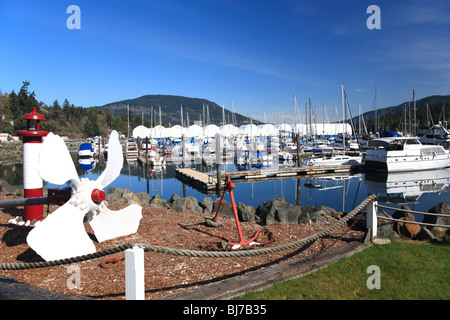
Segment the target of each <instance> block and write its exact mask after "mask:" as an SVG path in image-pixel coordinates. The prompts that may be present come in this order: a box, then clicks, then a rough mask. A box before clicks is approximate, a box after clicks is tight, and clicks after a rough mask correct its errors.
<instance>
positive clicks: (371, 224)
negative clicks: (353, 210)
mask: <svg viewBox="0 0 450 320" xmlns="http://www.w3.org/2000/svg"><path fill="white" fill-rule="evenodd" d="M383 209H388V210H395V211H400V212H406V213H412V214H421V215H424V216H439V217H450V215H448V214H440V213H434V212H421V211H414V210H409V209H401V208H394V207H388V206H385V205H381V204H378V202H377V201H373V202H371V203H370V204H369V205H368V207H367V228H368V229H370V232H371V239H372V240H373V239H374V238H376V236H377V229H378V223H377V219H381V220H387V221H393V222H400V223H406V224H408V223H410V224H417V225H421V226H425V227H438V228H450V225H445V224H437V223H426V222H418V221H409V220H403V219H395V218H392V217H391V216H390V215H388V214H387V213H386V212H385V211H383ZM378 211H380V212H381V213H383V215H384V216H380V215H378V214H377V212H378Z"/></svg>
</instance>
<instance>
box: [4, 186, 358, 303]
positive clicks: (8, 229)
mask: <svg viewBox="0 0 450 320" xmlns="http://www.w3.org/2000/svg"><path fill="white" fill-rule="evenodd" d="M7 198H11V197H7ZM7 198H6V197H3V196H2V195H1V194H0V200H4V199H7ZM125 206H126V205H125V204H118V203H110V204H108V208H110V209H112V210H119V209H121V208H123V207H125ZM57 208H58V206H55V205H51V206H49V212H50V213H51V212H53V211H54V210H56V209H57ZM44 211H47V206H44ZM22 214H23V207H19V208H4V209H2V210H1V211H0V235H1V244H0V257H1V258H0V262H3V263H4V262H10V263H13V262H30V261H42V258H41V257H40V256H39V255H37V254H36V253H35V252H34V250H32V249H31V248H30V247H29V246H28V244H27V243H26V236H27V234H28V232H29V231H30V230H31V228H32V227H26V226H18V225H14V224H11V223H9V222H8V221H9V220H10V219H12V218H15V217H16V216H21V215H22ZM142 214H143V218H142V220H141V222H140V226H139V229H138V232H137V233H136V234H133V235H129V236H124V237H120V238H117V239H113V240H108V241H105V242H102V243H98V242H97V241H96V239H95V236H94V234H93V231H92V229H91V228H90V226H89V223H87V222H85V228H86V232H87V233H88V234H89V235H90V236H91V238H92V239H93V241H94V243H95V246H96V248H97V251H100V250H105V249H108V248H112V247H116V246H119V245H123V244H127V243H146V244H158V245H161V246H166V247H170V248H184V249H192V250H229V249H223V247H222V241H221V238H220V236H224V237H226V238H228V239H230V240H231V241H234V242H238V240H239V237H238V232H237V229H236V222H235V220H234V218H228V217H219V220H220V221H222V222H223V224H224V225H223V226H222V227H220V228H212V227H208V226H206V224H205V218H204V217H205V214H201V213H195V212H190V211H187V212H186V211H185V212H179V211H172V210H165V209H155V208H152V207H149V206H143V210H142ZM209 216H210V217H213V216H214V214H209ZM330 224H331V223H329V222H312V223H311V224H310V225H304V224H300V225H291V224H272V225H269V226H260V225H258V224H255V223H247V222H246V223H241V227H242V233H243V236H244V239H245V240H246V239H248V238H250V237H251V236H252V235H253V234H254V233H255V232H256V231H257V229H258V228H260V230H261V231H260V235H261V236H260V239H259V243H260V244H259V245H258V246H252V247H251V248H241V249H246V250H252V249H255V248H265V247H274V246H278V245H280V244H285V243H290V242H293V241H296V240H299V239H302V238H304V237H306V236H309V235H311V234H314V233H316V232H318V231H320V230H322V229H323V228H325V227H327V226H329V225H330ZM363 235H364V232H363V231H360V230H355V229H354V228H352V229H349V228H348V226H346V225H345V226H343V227H341V228H339V229H338V230H336V231H335V232H333V233H332V234H331V235H328V236H326V237H324V238H322V239H319V240H318V241H315V242H313V243H312V244H311V245H307V246H305V247H299V248H296V249H291V250H287V251H281V252H278V253H272V254H267V255H259V256H256V257H242V258H197V257H185V256H174V255H170V254H164V253H155V252H146V253H145V290H146V296H145V298H146V299H155V298H160V297H163V296H166V295H171V294H174V293H177V292H180V291H183V290H188V289H192V288H195V287H197V286H201V285H203V284H207V283H210V282H213V281H218V280H221V279H224V278H227V277H231V276H234V275H239V274H242V273H245V272H249V271H252V270H256V269H259V268H264V267H266V266H270V265H273V264H277V263H282V262H284V261H288V260H290V259H296V258H299V257H302V256H308V255H317V254H320V253H321V252H323V251H324V250H326V249H328V248H331V247H337V246H340V245H342V244H345V243H348V242H351V241H355V240H361V239H362V237H363ZM121 254H123V253H120V254H116V255H117V256H120V255H121ZM103 259H104V258H97V259H93V260H88V261H83V262H80V263H77V264H74V265H75V266H76V267H79V271H80V273H79V274H80V280H81V283H80V286H81V288H76V286H75V284H74V282H73V280H72V279H73V277H71V275H72V274H73V272H74V271H73V266H74V265H63V266H56V267H47V268H39V269H29V270H17V271H5V270H0V276H8V277H12V278H14V279H16V280H17V281H19V282H23V283H26V284H29V285H32V286H36V287H39V288H43V289H47V290H51V291H54V292H58V293H63V294H70V295H81V296H87V297H90V298H94V299H108V300H110V299H118V300H122V299H125V263H124V262H123V261H122V262H120V263H118V264H117V265H116V266H115V267H114V268H111V269H104V268H102V267H101V266H100V264H101V262H102V260H103Z"/></svg>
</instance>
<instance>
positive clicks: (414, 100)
mask: <svg viewBox="0 0 450 320" xmlns="http://www.w3.org/2000/svg"><path fill="white" fill-rule="evenodd" d="M413 103H414V136H417V127H416V125H417V122H416V91H414V89H413Z"/></svg>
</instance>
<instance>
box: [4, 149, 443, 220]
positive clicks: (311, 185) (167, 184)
mask: <svg viewBox="0 0 450 320" xmlns="http://www.w3.org/2000/svg"><path fill="white" fill-rule="evenodd" d="M71 155H72V158H73V161H74V164H75V167H76V169H77V172H78V175H79V177H80V178H88V179H90V180H96V179H97V178H98V177H99V176H100V174H101V173H102V172H103V171H104V169H105V166H106V164H105V161H104V159H103V158H100V159H95V161H92V162H90V163H80V162H79V161H78V160H77V155H76V154H74V153H72V154H71ZM276 166H278V164H274V165H273V166H272V167H276ZM176 167H181V164H177V165H175V164H172V163H167V165H166V166H165V167H163V168H159V169H158V170H153V169H152V168H151V167H150V168H145V167H141V166H140V165H139V164H138V163H137V162H128V161H127V160H125V159H124V166H123V169H122V171H121V174H120V176H119V177H118V178H117V179H116V180H115V181H114V182H112V183H111V184H110V187H118V188H124V189H125V188H129V189H130V190H131V191H132V192H134V193H138V192H146V193H148V194H149V196H150V197H153V196H154V195H158V196H159V197H160V198H161V199H164V200H166V201H167V200H169V199H170V198H171V197H172V195H173V194H175V193H176V194H177V195H179V196H185V197H189V196H192V197H195V198H196V199H197V200H198V201H201V199H203V198H204V197H211V198H212V199H213V200H216V199H217V197H218V196H217V195H216V194H204V193H202V192H201V191H199V190H196V189H195V188H193V187H191V186H189V185H188V184H184V183H183V182H181V181H180V180H178V179H177V178H176V177H175V168H176ZM191 167H192V168H194V169H196V170H198V171H201V172H211V171H214V170H215V168H216V166H215V165H212V166H204V165H199V164H195V165H194V164H192V165H191ZM238 169H241V170H242V169H243V170H249V169H253V170H259V169H258V168H252V167H251V166H244V167H238V166H237V165H235V164H234V163H225V164H222V165H221V170H222V172H226V171H236V170H238ZM0 178H2V179H4V180H6V181H7V182H8V183H9V184H12V185H14V184H15V185H21V184H22V164H15V165H9V166H8V165H1V166H0ZM44 184H45V185H46V186H47V187H48V188H55V187H60V188H63V187H66V186H69V185H70V184H71V183H70V181H69V182H68V183H67V184H66V185H64V186H54V185H51V184H48V183H46V182H45V181H44ZM449 185H450V168H447V169H441V170H432V171H420V172H412V173H399V174H382V173H372V172H367V173H356V174H351V175H348V174H346V175H331V176H326V177H302V178H300V179H298V178H295V179H280V180H269V181H253V182H240V183H236V188H235V189H234V191H233V193H234V197H235V201H236V204H237V203H239V202H243V203H244V204H246V205H248V206H252V207H254V208H255V209H256V208H257V207H258V206H259V205H260V204H262V203H263V202H265V201H268V200H271V199H273V198H279V197H283V198H284V199H285V200H286V202H287V203H291V204H297V205H300V206H315V205H325V206H328V207H331V208H333V209H335V210H336V211H346V212H349V211H351V210H352V209H353V208H354V207H355V206H357V205H358V204H359V203H361V202H362V201H363V200H364V199H365V198H366V197H367V196H368V195H369V194H374V193H378V194H379V202H380V203H383V204H388V205H390V206H394V207H398V208H400V207H401V205H402V204H407V205H408V206H409V207H410V209H412V210H415V211H426V210H428V209H430V208H431V207H433V206H435V205H437V204H438V203H441V202H447V203H449V202H450V191H449ZM105 192H107V190H105ZM225 201H228V202H230V197H229V195H226V196H225ZM388 213H390V214H391V213H392V212H388ZM416 219H417V220H419V221H421V220H422V216H421V215H418V216H416Z"/></svg>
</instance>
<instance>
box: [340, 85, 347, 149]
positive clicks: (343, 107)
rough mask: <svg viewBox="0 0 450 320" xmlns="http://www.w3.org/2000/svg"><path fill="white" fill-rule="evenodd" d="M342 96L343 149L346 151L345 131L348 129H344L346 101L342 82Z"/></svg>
mask: <svg viewBox="0 0 450 320" xmlns="http://www.w3.org/2000/svg"><path fill="white" fill-rule="evenodd" d="M341 96H342V151H343V152H344V153H345V132H346V131H347V130H344V114H345V103H344V85H343V84H341ZM344 131H345V132H344Z"/></svg>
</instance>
